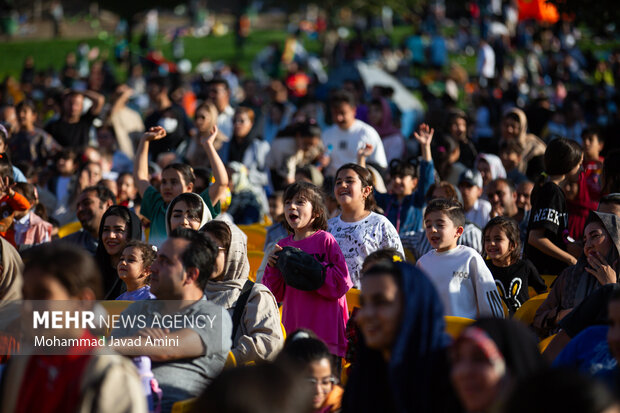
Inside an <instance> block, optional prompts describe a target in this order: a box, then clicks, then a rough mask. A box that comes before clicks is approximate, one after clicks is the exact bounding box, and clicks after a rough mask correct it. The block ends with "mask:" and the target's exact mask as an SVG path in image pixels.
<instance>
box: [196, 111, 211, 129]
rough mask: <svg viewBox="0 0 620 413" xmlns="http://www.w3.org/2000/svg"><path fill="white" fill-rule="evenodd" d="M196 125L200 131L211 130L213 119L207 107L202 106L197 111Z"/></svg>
mask: <svg viewBox="0 0 620 413" xmlns="http://www.w3.org/2000/svg"><path fill="white" fill-rule="evenodd" d="M196 127H197V128H198V132H201V133H204V132H209V131H210V130H211V128H212V127H213V119H212V118H211V114H210V113H209V111H208V110H207V109H206V108H201V109H198V111H196Z"/></svg>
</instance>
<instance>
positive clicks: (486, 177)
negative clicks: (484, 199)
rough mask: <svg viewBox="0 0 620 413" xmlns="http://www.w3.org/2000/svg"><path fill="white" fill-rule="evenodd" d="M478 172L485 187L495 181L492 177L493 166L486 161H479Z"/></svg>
mask: <svg viewBox="0 0 620 413" xmlns="http://www.w3.org/2000/svg"><path fill="white" fill-rule="evenodd" d="M478 172H480V175H482V183H483V185H484V186H487V184H488V183H489V182H491V181H492V180H493V177H492V176H491V166H490V165H489V163H488V162H487V161H485V160H484V159H480V160H479V161H478Z"/></svg>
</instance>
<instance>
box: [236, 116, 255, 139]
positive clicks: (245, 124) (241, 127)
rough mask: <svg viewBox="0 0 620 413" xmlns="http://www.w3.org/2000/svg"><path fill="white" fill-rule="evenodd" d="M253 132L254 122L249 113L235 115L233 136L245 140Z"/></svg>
mask: <svg viewBox="0 0 620 413" xmlns="http://www.w3.org/2000/svg"><path fill="white" fill-rule="evenodd" d="M251 130H252V122H251V121H250V117H249V116H248V114H247V113H235V116H234V117H233V134H234V135H235V136H237V137H239V138H245V137H246V136H248V133H250V131H251Z"/></svg>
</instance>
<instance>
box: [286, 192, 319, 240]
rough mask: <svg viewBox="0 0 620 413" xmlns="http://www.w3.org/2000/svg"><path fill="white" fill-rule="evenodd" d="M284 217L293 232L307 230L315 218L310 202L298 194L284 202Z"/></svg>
mask: <svg viewBox="0 0 620 413" xmlns="http://www.w3.org/2000/svg"><path fill="white" fill-rule="evenodd" d="M284 216H285V218H286V222H288V224H289V225H290V226H291V228H293V231H295V232H297V231H299V230H305V229H307V228H308V227H309V226H310V224H312V221H314V218H316V217H315V215H314V214H313V213H312V204H311V203H310V201H308V199H306V197H305V196H303V195H299V194H297V195H295V196H294V197H293V198H292V199H287V200H286V201H285V202H284Z"/></svg>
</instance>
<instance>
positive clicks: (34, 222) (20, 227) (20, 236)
mask: <svg viewBox="0 0 620 413" xmlns="http://www.w3.org/2000/svg"><path fill="white" fill-rule="evenodd" d="M15 192H17V193H19V194H20V195H23V196H24V197H25V198H26V199H27V200H28V202H29V203H30V205H32V207H31V208H28V209H27V210H24V211H15V221H14V222H13V230H14V233H15V235H14V238H15V244H16V245H18V246H19V249H20V250H24V249H26V248H28V247H32V246H33V245H38V244H43V243H45V242H50V241H51V240H52V224H50V223H49V222H47V221H44V220H43V219H42V218H41V217H40V216H38V215H37V214H36V213H35V208H34V207H35V205H36V204H37V192H36V187H35V186H34V185H32V184H27V183H24V182H18V183H17V184H15Z"/></svg>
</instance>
